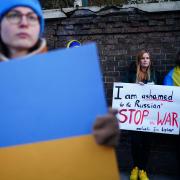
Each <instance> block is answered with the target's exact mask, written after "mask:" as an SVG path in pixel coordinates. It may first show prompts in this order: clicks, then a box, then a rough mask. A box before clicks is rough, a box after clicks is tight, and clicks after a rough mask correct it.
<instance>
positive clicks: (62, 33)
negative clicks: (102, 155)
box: [46, 8, 180, 173]
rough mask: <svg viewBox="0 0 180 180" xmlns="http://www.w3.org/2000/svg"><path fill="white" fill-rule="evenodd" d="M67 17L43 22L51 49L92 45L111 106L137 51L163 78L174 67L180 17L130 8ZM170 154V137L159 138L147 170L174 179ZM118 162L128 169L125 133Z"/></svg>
mask: <svg viewBox="0 0 180 180" xmlns="http://www.w3.org/2000/svg"><path fill="white" fill-rule="evenodd" d="M68 16H69V17H68V18H59V19H51V20H47V21H46V37H47V39H48V46H49V49H55V48H64V47H66V44H67V42H68V40H71V39H77V40H79V41H81V42H82V43H83V44H85V43H88V42H92V41H93V42H96V43H97V46H98V49H99V56H100V63H101V66H102V72H103V77H104V83H105V92H106V97H107V102H108V105H110V106H111V101H112V86H113V82H115V81H124V79H125V76H126V70H127V68H128V65H129V64H130V63H131V62H132V61H135V59H136V54H137V52H138V51H139V50H140V49H143V48H145V49H148V50H149V51H150V53H151V57H152V60H153V64H154V67H155V68H156V70H158V71H159V72H160V75H161V78H163V76H164V74H165V73H166V72H167V71H169V70H170V68H172V67H173V65H174V57H175V54H176V52H177V51H178V50H180V12H179V11H172V12H156V13H155V12H154V13H147V12H143V11H140V10H138V9H132V8H130V9H125V10H122V11H119V12H117V11H113V9H108V10H106V11H102V12H100V13H92V12H91V11H88V10H77V11H75V12H72V13H69V14H68ZM174 151H175V143H174V137H173V136H172V135H168V136H167V135H157V136H156V138H155V142H154V143H153V147H152V158H151V162H150V165H149V166H150V169H151V170H152V171H158V172H168V173H176V170H177V169H176V168H173V167H176V158H175V156H174ZM123 153H124V155H126V156H124V155H122V154H123ZM117 156H118V160H119V164H120V167H121V168H126V167H127V168H129V166H130V165H131V156H130V152H129V136H128V132H126V131H123V132H122V138H121V143H120V147H119V148H117ZM167 156H168V158H167ZM124 157H126V158H125V159H124ZM153 159H154V160H153ZM157 160H158V162H159V165H158V163H157V162H156V161H157ZM161 162H162V163H161ZM171 164H172V165H173V166H171Z"/></svg>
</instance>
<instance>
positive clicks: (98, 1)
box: [40, 0, 180, 9]
mask: <svg viewBox="0 0 180 180" xmlns="http://www.w3.org/2000/svg"><path fill="white" fill-rule="evenodd" d="M167 1H180V0H40V2H41V4H42V6H43V9H57V8H69V7H77V6H82V7H88V6H122V5H123V4H140V3H159V2H167Z"/></svg>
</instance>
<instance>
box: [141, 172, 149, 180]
mask: <svg viewBox="0 0 180 180" xmlns="http://www.w3.org/2000/svg"><path fill="white" fill-rule="evenodd" d="M139 179H140V180H149V178H148V176H147V173H146V171H144V170H140V171H139Z"/></svg>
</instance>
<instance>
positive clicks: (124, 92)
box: [112, 82, 180, 134]
mask: <svg viewBox="0 0 180 180" xmlns="http://www.w3.org/2000/svg"><path fill="white" fill-rule="evenodd" d="M179 106H180V87H175V86H160V85H148V84H145V85H139V84H133V83H118V82H117V83H114V88H113V102H112V107H113V108H116V109H118V114H117V118H118V121H119V126H120V129H126V130H134V131H145V132H155V133H165V134H179V122H180V108H179Z"/></svg>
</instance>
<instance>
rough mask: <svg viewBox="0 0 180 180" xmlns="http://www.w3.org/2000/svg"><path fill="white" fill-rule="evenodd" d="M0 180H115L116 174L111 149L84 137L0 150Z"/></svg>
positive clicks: (88, 136) (116, 178)
mask: <svg viewBox="0 0 180 180" xmlns="http://www.w3.org/2000/svg"><path fill="white" fill-rule="evenodd" d="M104 169H106V170H105V171H104ZM107 169H108V171H107ZM0 180H119V175H118V170H117V165H116V157H115V153H114V150H113V149H112V148H107V147H103V146H99V145H97V144H96V143H95V141H94V138H93V137H92V135H87V136H81V137H75V138H66V139H61V140H53V141H48V142H41V143H34V144H28V145H21V146H14V147H8V148H0Z"/></svg>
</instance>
